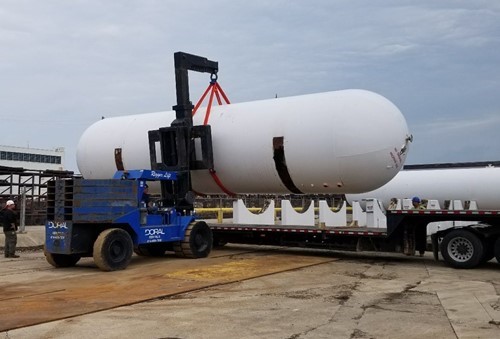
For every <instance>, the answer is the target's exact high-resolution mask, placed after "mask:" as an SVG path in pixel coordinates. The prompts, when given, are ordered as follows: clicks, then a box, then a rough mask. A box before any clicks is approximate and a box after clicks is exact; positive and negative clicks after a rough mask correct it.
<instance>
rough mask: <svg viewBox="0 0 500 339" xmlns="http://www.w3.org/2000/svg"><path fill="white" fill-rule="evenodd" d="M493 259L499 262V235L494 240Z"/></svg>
mask: <svg viewBox="0 0 500 339" xmlns="http://www.w3.org/2000/svg"><path fill="white" fill-rule="evenodd" d="M495 259H497V261H498V263H499V264H500V237H499V238H498V239H497V241H495Z"/></svg>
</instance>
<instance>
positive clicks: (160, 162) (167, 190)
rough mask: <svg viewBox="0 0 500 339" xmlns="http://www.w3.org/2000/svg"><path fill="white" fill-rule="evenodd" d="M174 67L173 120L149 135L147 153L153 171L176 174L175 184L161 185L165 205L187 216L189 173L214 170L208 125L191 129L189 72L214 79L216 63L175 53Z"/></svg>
mask: <svg viewBox="0 0 500 339" xmlns="http://www.w3.org/2000/svg"><path fill="white" fill-rule="evenodd" d="M174 65H175V85H176V96H177V105H175V106H173V109H174V110H175V113H176V118H175V120H174V121H173V122H172V124H171V125H170V127H162V128H160V129H158V130H154V131H149V132H148V136H149V152H150V159H151V169H152V170H162V171H175V172H177V175H178V178H177V181H172V182H163V181H162V182H161V195H162V201H163V204H164V206H173V207H175V208H176V209H177V211H178V212H181V213H182V214H183V215H187V214H190V213H191V212H192V211H193V210H194V197H195V193H194V192H193V190H192V185H191V171H192V170H202V169H212V168H213V150H212V133H211V128H210V125H199V126H193V116H192V111H193V108H194V106H193V104H192V103H191V101H190V99H189V77H188V71H195V72H202V73H210V74H211V76H215V77H216V76H217V72H218V62H216V61H211V60H208V59H207V58H203V57H200V56H197V55H192V54H188V53H184V52H177V53H175V54H174ZM196 139H199V144H200V146H201V148H200V150H201V154H196V148H195V141H196ZM158 148H159V152H157V151H158ZM158 155H159V156H160V159H158Z"/></svg>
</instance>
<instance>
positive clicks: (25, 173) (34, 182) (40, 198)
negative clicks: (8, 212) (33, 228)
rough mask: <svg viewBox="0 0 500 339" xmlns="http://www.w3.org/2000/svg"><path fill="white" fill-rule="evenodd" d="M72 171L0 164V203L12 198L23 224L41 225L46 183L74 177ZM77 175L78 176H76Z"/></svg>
mask: <svg viewBox="0 0 500 339" xmlns="http://www.w3.org/2000/svg"><path fill="white" fill-rule="evenodd" d="M74 177H75V174H74V172H72V171H55V170H44V171H41V170H29V169H25V168H22V167H7V166H0V205H1V206H3V205H4V204H5V202H6V201H7V200H14V201H15V202H16V205H17V212H18V214H19V217H20V225H21V228H22V227H23V226H24V225H43V224H45V219H46V206H47V183H48V182H49V181H51V180H54V179H56V178H74ZM77 177H78V176H77Z"/></svg>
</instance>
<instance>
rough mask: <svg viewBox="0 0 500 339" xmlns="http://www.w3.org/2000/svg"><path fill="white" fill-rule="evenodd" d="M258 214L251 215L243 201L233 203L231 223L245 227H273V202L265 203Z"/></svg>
mask: <svg viewBox="0 0 500 339" xmlns="http://www.w3.org/2000/svg"><path fill="white" fill-rule="evenodd" d="M266 204H267V205H266V206H264V207H263V208H262V210H261V212H260V213H252V212H250V211H249V210H248V208H247V207H246V206H245V203H244V202H243V200H241V199H238V200H236V201H233V223H235V224H246V225H274V200H268V201H266Z"/></svg>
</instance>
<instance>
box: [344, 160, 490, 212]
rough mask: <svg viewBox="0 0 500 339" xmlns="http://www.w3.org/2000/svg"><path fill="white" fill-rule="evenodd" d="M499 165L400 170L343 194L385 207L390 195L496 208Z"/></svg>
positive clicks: (441, 204) (488, 208)
mask: <svg viewBox="0 0 500 339" xmlns="http://www.w3.org/2000/svg"><path fill="white" fill-rule="evenodd" d="M499 187H500V167H482V168H447V169H425V170H424V169H421V170H404V171H401V172H399V173H398V175H396V177H394V179H392V180H391V181H390V182H389V183H387V184H386V185H384V186H382V187H381V188H379V189H376V190H374V191H371V192H368V193H363V194H347V195H346V199H347V201H349V203H352V201H354V200H358V201H361V200H362V199H368V198H376V199H379V200H381V201H382V202H383V204H384V207H385V208H387V207H388V205H389V201H390V199H391V198H411V197H413V196H418V197H419V198H420V199H435V200H438V201H439V204H440V206H441V208H443V206H444V205H445V204H444V201H445V200H460V201H461V202H465V201H475V202H476V203H477V206H476V205H475V207H476V208H478V209H481V210H498V209H500V194H499Z"/></svg>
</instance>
